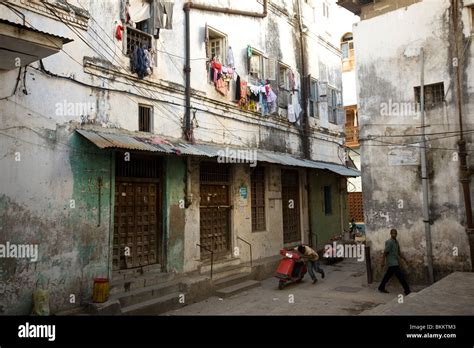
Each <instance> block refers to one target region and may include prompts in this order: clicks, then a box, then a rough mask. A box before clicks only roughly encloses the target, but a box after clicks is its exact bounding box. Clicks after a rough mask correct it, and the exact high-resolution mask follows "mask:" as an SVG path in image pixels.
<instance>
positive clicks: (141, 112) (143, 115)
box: [138, 105, 153, 132]
mask: <svg viewBox="0 0 474 348" xmlns="http://www.w3.org/2000/svg"><path fill="white" fill-rule="evenodd" d="M138 130H139V131H140V132H152V131H153V125H152V107H151V106H145V105H139V106H138Z"/></svg>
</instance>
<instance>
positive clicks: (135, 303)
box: [93, 266, 186, 315]
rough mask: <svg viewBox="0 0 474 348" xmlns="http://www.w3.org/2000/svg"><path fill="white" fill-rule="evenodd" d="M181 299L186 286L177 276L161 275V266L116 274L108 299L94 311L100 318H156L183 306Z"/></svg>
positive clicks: (171, 274)
mask: <svg viewBox="0 0 474 348" xmlns="http://www.w3.org/2000/svg"><path fill="white" fill-rule="evenodd" d="M144 272H146V273H144ZM182 295H186V286H184V284H182V282H181V280H180V279H178V278H177V277H176V275H175V274H174V273H162V272H161V271H160V267H159V266H149V267H148V268H146V269H131V270H123V271H118V272H114V279H113V280H112V281H111V283H110V296H109V299H108V300H107V302H106V303H105V304H100V305H97V306H95V308H94V310H93V311H94V312H96V314H99V315H101V314H102V315H104V314H105V315H109V314H122V315H157V314H160V313H163V312H166V311H169V310H172V309H177V308H179V307H182V306H184V304H183V303H181V302H183V301H180V299H181V298H182Z"/></svg>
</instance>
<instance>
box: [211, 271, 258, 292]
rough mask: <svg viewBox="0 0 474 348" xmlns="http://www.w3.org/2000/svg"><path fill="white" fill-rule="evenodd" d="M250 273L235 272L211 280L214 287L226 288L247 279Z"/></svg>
mask: <svg viewBox="0 0 474 348" xmlns="http://www.w3.org/2000/svg"><path fill="white" fill-rule="evenodd" d="M250 276H251V274H250V273H247V272H246V273H237V274H233V275H231V276H228V277H224V278H220V279H217V280H213V282H212V283H213V285H214V287H215V288H216V289H222V288H226V287H228V286H231V285H235V284H239V283H242V282H245V281H246V280H249V278H250Z"/></svg>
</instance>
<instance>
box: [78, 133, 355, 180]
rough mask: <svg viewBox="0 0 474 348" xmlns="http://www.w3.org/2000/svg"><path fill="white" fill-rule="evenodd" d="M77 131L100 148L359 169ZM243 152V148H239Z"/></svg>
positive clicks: (254, 152) (335, 170)
mask: <svg viewBox="0 0 474 348" xmlns="http://www.w3.org/2000/svg"><path fill="white" fill-rule="evenodd" d="M77 132H78V133H79V134H81V135H82V136H84V137H85V138H86V139H88V140H89V141H91V142H92V143H94V144H95V145H96V146H97V147H99V148H101V149H108V148H111V149H114V148H115V149H127V150H139V151H150V152H160V153H166V154H177V155H188V156H205V157H209V158H215V157H226V158H227V159H228V160H229V162H231V163H232V161H233V160H235V159H236V154H238V152H239V151H247V152H248V154H249V155H250V159H253V160H255V161H257V162H267V163H273V164H280V165H285V166H293V167H303V168H312V169H320V170H329V171H331V172H333V173H336V174H339V175H342V176H351V177H356V176H360V172H359V171H358V170H355V169H353V168H347V167H345V166H343V165H340V164H335V163H326V162H320V161H313V160H308V159H301V158H297V157H295V156H293V155H290V154H288V153H281V152H272V151H266V150H255V149H245V148H232V147H229V146H227V145H223V146H217V145H210V144H187V143H180V142H177V141H176V142H174V144H172V143H171V142H170V141H168V140H165V139H164V138H162V137H159V136H155V135H151V136H149V137H141V136H138V135H137V136H132V135H128V134H121V133H106V132H99V131H94V130H84V129H78V130H77ZM241 153H242V152H241Z"/></svg>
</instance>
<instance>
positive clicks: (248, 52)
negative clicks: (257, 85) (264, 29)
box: [247, 45, 252, 74]
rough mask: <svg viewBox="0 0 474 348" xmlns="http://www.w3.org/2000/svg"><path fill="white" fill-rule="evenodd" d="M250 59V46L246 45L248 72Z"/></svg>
mask: <svg viewBox="0 0 474 348" xmlns="http://www.w3.org/2000/svg"><path fill="white" fill-rule="evenodd" d="M251 59H252V47H251V46H250V45H249V46H247V71H248V73H249V74H250V63H251V62H250V60H251Z"/></svg>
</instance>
